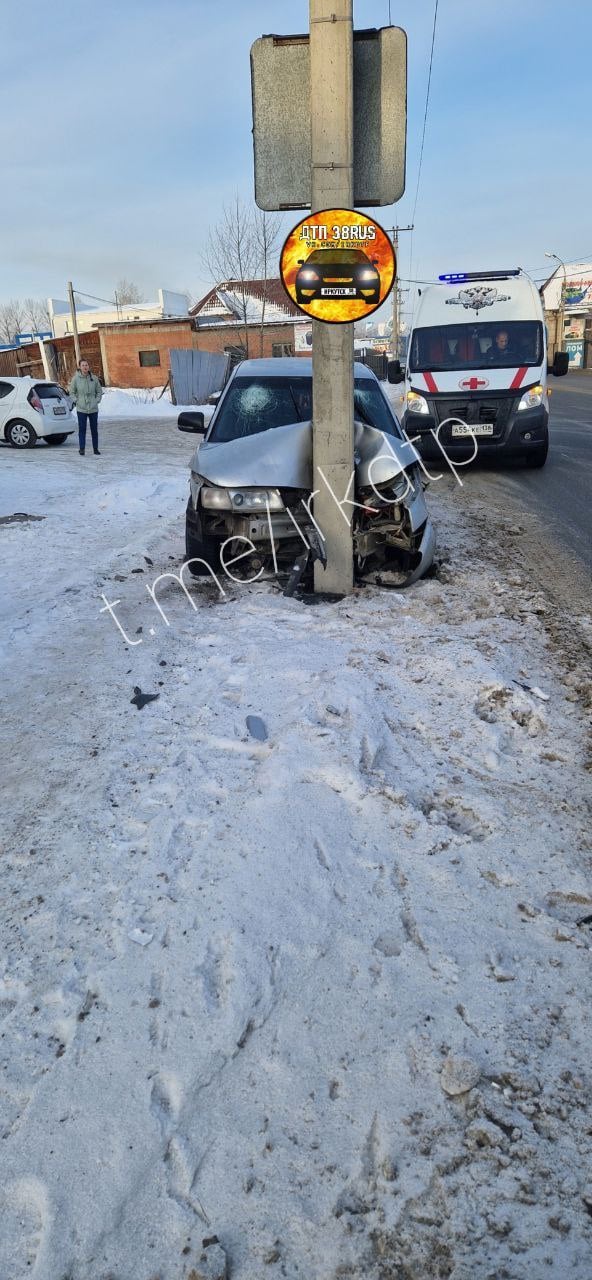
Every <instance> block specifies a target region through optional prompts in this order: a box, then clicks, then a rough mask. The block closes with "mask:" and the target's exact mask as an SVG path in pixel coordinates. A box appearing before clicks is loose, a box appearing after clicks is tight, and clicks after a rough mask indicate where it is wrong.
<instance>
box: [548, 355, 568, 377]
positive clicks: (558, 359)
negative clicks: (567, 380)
mask: <svg viewBox="0 0 592 1280" xmlns="http://www.w3.org/2000/svg"><path fill="white" fill-rule="evenodd" d="M568 369H569V355H568V353H567V351H556V352H555V359H554V360H553V364H552V365H551V368H550V370H549V372H550V373H552V374H553V375H554V377H556V378H562V377H563V376H564V374H566V373H567V371H568Z"/></svg>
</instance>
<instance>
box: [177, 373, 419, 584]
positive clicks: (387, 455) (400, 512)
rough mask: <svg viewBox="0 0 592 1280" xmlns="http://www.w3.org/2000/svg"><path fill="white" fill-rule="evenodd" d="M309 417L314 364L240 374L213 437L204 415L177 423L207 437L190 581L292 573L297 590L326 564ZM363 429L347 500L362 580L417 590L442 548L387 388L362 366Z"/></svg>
mask: <svg viewBox="0 0 592 1280" xmlns="http://www.w3.org/2000/svg"><path fill="white" fill-rule="evenodd" d="M311 416H312V361H311V360H310V359H307V358H305V357H296V358H282V359H272V360H245V361H244V362H243V363H242V364H239V365H237V367H236V369H235V370H234V373H233V375H232V377H231V378H230V380H229V382H228V384H227V386H226V387H225V389H224V391H223V393H222V395H221V396H220V399H219V401H218V404H217V406H216V409H215V411H214V413H213V415H212V418H211V420H210V423H209V425H208V427H207V429H206V427H205V423H204V417H203V414H202V413H199V412H185V413H181V414H180V415H179V429H180V430H181V431H190V432H195V433H197V434H200V435H204V436H205V438H204V440H203V443H201V444H200V445H199V447H198V448H197V450H196V452H195V454H194V455H193V458H192V460H191V482H190V494H189V501H188V503H187V519H186V552H187V561H188V562H189V564H188V568H189V570H190V572H192V573H193V574H195V575H200V574H204V573H208V572H209V571H210V570H213V571H214V572H215V573H216V574H219V573H220V572H221V571H222V570H224V569H229V568H230V566H231V565H232V573H233V574H235V573H236V574H237V576H240V575H241V574H243V575H245V576H246V575H247V573H252V572H253V571H255V572H260V571H263V570H270V571H275V572H280V573H281V571H282V569H285V570H286V571H288V572H289V573H291V574H292V577H291V579H290V580H291V582H292V586H294V585H295V581H296V579H295V578H294V572H295V570H297V580H298V581H299V580H300V578H301V577H302V576H303V575H305V574H306V572H307V571H308V569H309V568H310V566H311V564H312V561H313V560H314V559H316V558H319V559H321V560H322V559H323V556H324V550H323V538H322V531H319V530H318V529H317V527H316V525H315V523H314V520H313V518H312V515H311V510H310V497H311V493H312V490H313V461H312V424H311ZM354 429H355V453H354V464H355V482H354V485H353V486H352V487H353V493H348V495H347V497H348V498H349V499H352V498H353V499H354V500H355V504H356V505H355V506H354V507H353V509H352V508H351V507H346V508H344V509H345V510H346V511H350V510H353V546H354V557H355V569H356V574H357V576H358V577H363V576H368V575H372V574H373V573H380V574H381V580H384V581H385V583H387V582H388V584H389V585H393V586H408V585H409V584H410V583H411V582H414V581H415V580H416V579H417V578H420V577H421V576H422V574H424V573H425V571H426V569H428V568H429V566H430V564H431V563H432V560H433V556H434V548H435V537H434V530H433V526H432V523H431V520H430V517H429V515H428V510H427V507H426V503H425V498H424V492H423V483H422V474H421V468H420V465H419V459H418V455H417V453H416V452H415V449H414V448H413V445H411V444H410V443H409V441H407V440H406V439H405V436H404V435H403V432H402V430H401V427H400V426H399V423H398V421H397V419H396V418H395V416H394V414H393V411H392V409H391V407H390V405H389V403H388V401H387V399H386V397H385V395H384V394H383V391H382V389H381V386H380V383H379V381H378V379H377V378H376V377H375V375H374V374H373V373H372V372H371V370H370V369H368V368H367V367H366V366H365V365H363V364H358V363H356V364H355V366H354ZM317 487H318V486H317ZM345 497H346V495H345V494H342V495H335V499H336V501H343V499H344V498H345ZM320 535H321V536H320ZM245 548H246V549H245Z"/></svg>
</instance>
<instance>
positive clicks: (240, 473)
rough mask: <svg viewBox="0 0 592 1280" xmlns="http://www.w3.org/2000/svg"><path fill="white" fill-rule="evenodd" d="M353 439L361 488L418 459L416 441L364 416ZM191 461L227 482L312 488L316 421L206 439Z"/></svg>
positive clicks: (389, 477) (205, 473)
mask: <svg viewBox="0 0 592 1280" xmlns="http://www.w3.org/2000/svg"><path fill="white" fill-rule="evenodd" d="M354 440H355V444H354V457H355V465H356V484H357V487H358V488H361V489H363V488H366V487H369V486H370V484H374V485H381V484H385V483H386V482H387V481H388V480H392V479H393V478H394V477H395V476H396V475H398V474H399V473H400V472H401V471H402V470H404V469H405V468H406V467H409V466H411V465H412V463H414V462H417V461H418V455H417V453H416V451H415V449H414V448H413V445H412V444H410V443H408V442H407V441H406V440H397V438H396V437H395V436H391V435H386V434H385V433H384V432H383V431H379V430H378V429H377V428H376V427H369V426H367V425H366V423H363V422H357V421H356V422H355V423H354ZM191 465H192V470H193V471H195V472H197V474H198V475H200V476H203V477H204V479H205V480H208V481H209V482H210V484H215V485H220V486H221V487H222V488H233V487H234V486H237V487H248V486H261V488H266V489H268V488H273V489H307V490H311V489H312V487H313V483H312V423H311V422H294V423H289V424H288V425H287V426H284V427H273V428H271V429H270V430H268V431H260V432H258V433H257V435H253V436H244V437H243V438H242V439H241V440H230V441H228V442H224V441H221V442H219V443H216V442H213V443H212V444H208V443H205V444H202V445H200V447H199V448H198V450H197V451H196V453H195V455H194V457H193V460H192V464H191ZM316 487H317V488H318V484H317V486H316Z"/></svg>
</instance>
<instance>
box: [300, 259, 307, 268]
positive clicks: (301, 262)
mask: <svg viewBox="0 0 592 1280" xmlns="http://www.w3.org/2000/svg"><path fill="white" fill-rule="evenodd" d="M305 261H306V259H305V258H299V259H298V266H299V267H303V266H304V263H305Z"/></svg>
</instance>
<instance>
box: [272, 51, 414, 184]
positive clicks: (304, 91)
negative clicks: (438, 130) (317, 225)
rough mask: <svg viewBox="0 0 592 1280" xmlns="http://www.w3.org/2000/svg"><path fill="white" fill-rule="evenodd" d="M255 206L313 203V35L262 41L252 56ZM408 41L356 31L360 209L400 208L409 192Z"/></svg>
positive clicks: (356, 165) (356, 178) (356, 144)
mask: <svg viewBox="0 0 592 1280" xmlns="http://www.w3.org/2000/svg"><path fill="white" fill-rule="evenodd" d="M251 89H252V95H253V147H254V153H255V200H256V202H257V204H258V205H259V208H260V209H307V208H310V204H311V164H312V157H311V145H310V49H309V41H308V36H307V35H298V36H262V37H261V39H260V40H256V41H255V43H254V45H253V46H252V49H251ZM406 132H407V36H406V33H405V32H404V31H403V30H402V29H401V28H400V27H382V28H381V29H379V30H369V31H354V204H355V205H356V206H357V207H361V206H363V205H372V206H378V205H385V204H394V203H395V201H396V200H400V198H401V196H402V195H403V192H404V190H405V143H406Z"/></svg>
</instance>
